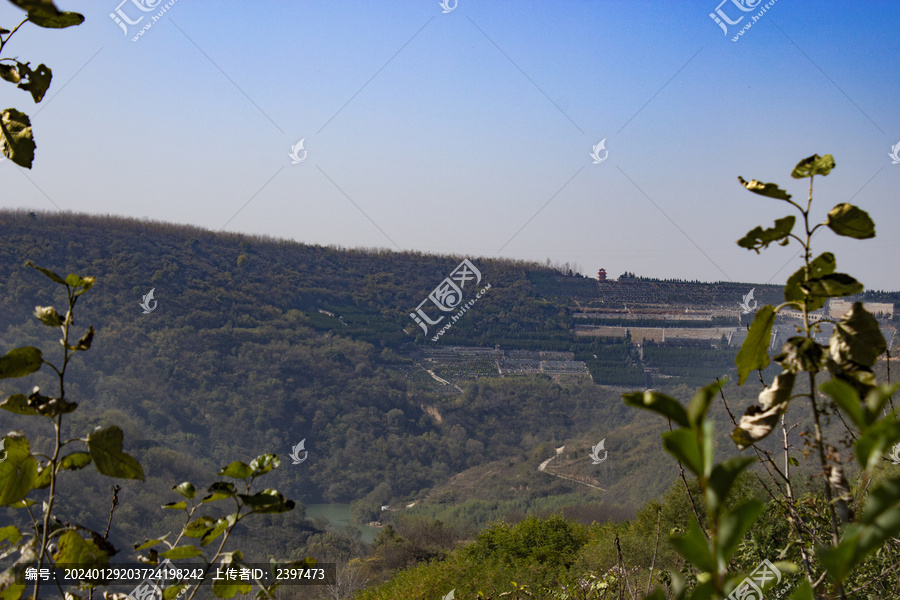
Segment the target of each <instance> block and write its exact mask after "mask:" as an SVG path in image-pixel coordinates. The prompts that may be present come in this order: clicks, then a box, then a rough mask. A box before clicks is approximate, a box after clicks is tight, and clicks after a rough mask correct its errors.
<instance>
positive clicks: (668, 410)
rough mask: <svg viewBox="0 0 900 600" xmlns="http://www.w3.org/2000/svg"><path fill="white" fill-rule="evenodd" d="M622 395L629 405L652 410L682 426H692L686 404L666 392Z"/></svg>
mask: <svg viewBox="0 0 900 600" xmlns="http://www.w3.org/2000/svg"><path fill="white" fill-rule="evenodd" d="M622 397H623V398H624V399H625V404H627V405H628V406H631V407H634V408H643V409H646V410H652V411H653V412H656V413H659V414H661V415H662V416H664V417H668V418H670V419H672V420H673V421H674V422H675V423H677V424H678V425H681V426H682V427H690V426H691V425H690V420H688V414H687V411H686V410H685V409H684V406H682V405H681V402H679V401H678V400H676V399H674V398H670V397H669V396H666V395H665V394H660V393H659V392H654V391H646V392H632V393H630V394H623V396H622Z"/></svg>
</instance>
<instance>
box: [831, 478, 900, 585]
mask: <svg viewBox="0 0 900 600" xmlns="http://www.w3.org/2000/svg"><path fill="white" fill-rule="evenodd" d="M895 482H896V480H889V482H886V485H884V486H883V487H885V488H890V489H885V490H884V494H885V496H887V498H886V499H884V500H875V501H874V502H873V500H871V499H870V500H869V501H867V502H866V506H865V507H864V508H863V523H859V524H853V525H848V526H847V527H845V528H844V537H843V539H842V540H841V543H840V544H839V545H838V546H837V547H834V548H832V547H827V546H826V547H824V548H817V549H816V555H817V556H818V558H819V561H820V562H821V563H822V564H823V565H824V566H825V568H826V570H827V571H828V573H829V575H831V576H832V577H833V578H834V579H837V580H838V581H843V580H844V579H846V578H847V576H848V575H849V574H850V573H852V572H853V570H854V569H855V568H856V567H857V566H858V565H859V564H860V563H862V562H863V560H865V558H866V557H867V556H868V555H870V554H871V553H873V552H874V551H875V550H877V549H879V548H881V547H882V546H884V544H885V543H886V542H887V541H888V540H889V539H890V538H892V537H894V536H895V535H897V533H900V510H897V509H896V508H893V507H894V506H895V505H896V503H897V499H898V497H897V496H896V494H897V488H896V486H895V485H892V484H893V483H895ZM879 487H882V486H879ZM873 493H874V492H873ZM879 503H880V504H881V506H879V507H878V508H880V509H881V510H870V508H875V506H874V504H879ZM867 513H873V514H877V515H878V516H877V517H874V516H872V515H870V514H867Z"/></svg>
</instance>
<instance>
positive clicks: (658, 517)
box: [644, 504, 662, 596]
mask: <svg viewBox="0 0 900 600" xmlns="http://www.w3.org/2000/svg"><path fill="white" fill-rule="evenodd" d="M661 522H662V506H661V505H659V504H657V505H656V547H654V548H653V560H652V561H651V562H650V576H649V577H647V591H646V592H645V594H644V595H646V596H649V595H650V584H651V583H653V567H655V566H656V552H657V551H658V550H659V527H660V523H661Z"/></svg>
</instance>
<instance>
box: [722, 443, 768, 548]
mask: <svg viewBox="0 0 900 600" xmlns="http://www.w3.org/2000/svg"><path fill="white" fill-rule="evenodd" d="M749 460H750V462H756V459H753V458H750V459H749ZM765 507H766V505H765V504H763V503H762V502H760V501H759V500H748V501H746V502H744V503H743V504H740V505H738V506H736V507H735V508H734V509H732V510H731V511H730V512H729V513H728V514H727V515H726V516H725V518H724V519H722V522H721V523H720V524H719V549H718V553H719V557H720V559H721V561H722V563H723V564H728V562H729V561H730V560H731V556H732V555H733V554H734V551H735V550H736V549H737V547H738V544H740V543H741V539H743V537H744V535H746V533H747V532H748V531H750V528H751V527H753V525H754V524H755V523H756V519H757V518H758V517H759V515H760V514H761V513H762V511H763V510H764V509H765Z"/></svg>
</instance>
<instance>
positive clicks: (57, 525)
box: [0, 261, 144, 600]
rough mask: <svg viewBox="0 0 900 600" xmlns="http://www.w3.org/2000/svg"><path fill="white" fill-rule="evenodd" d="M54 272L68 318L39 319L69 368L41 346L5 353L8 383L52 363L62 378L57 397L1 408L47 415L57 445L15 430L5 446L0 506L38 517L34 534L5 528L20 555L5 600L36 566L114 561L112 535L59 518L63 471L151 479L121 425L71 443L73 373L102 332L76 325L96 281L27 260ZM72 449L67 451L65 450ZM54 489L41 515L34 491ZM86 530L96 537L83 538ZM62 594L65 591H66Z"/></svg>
mask: <svg viewBox="0 0 900 600" xmlns="http://www.w3.org/2000/svg"><path fill="white" fill-rule="evenodd" d="M25 265H26V266H29V267H32V268H33V269H36V270H38V271H40V272H41V273H43V274H44V275H46V276H47V277H48V278H49V279H50V280H51V281H53V282H54V283H57V284H59V285H62V286H65V288H66V300H67V303H68V310H67V311H66V313H65V316H62V315H60V314H59V312H57V310H56V309H55V308H54V307H52V306H37V307H35V310H34V316H35V317H36V318H37V319H38V320H39V321H40V322H41V323H43V324H44V325H46V326H48V327H59V329H60V331H61V332H62V338H61V339H60V340H59V341H60V344H61V345H62V347H63V356H62V364H61V366H60V367H57V365H54V364H53V363H51V362H50V361H48V360H46V359H45V358H44V355H43V352H42V351H41V350H40V349H39V348H35V347H34V346H25V347H22V348H16V349H14V350H10V351H9V352H7V353H6V355H4V356H0V379H8V378H18V377H25V376H28V375H31V374H32V373H35V372H37V371H39V370H40V369H41V368H42V367H43V366H44V365H47V366H48V367H49V368H50V369H51V370H52V371H53V372H55V373H56V375H57V379H58V381H59V392H58V395H57V396H46V395H44V394H43V393H42V392H41V389H40V388H39V387H34V388H33V389H32V392H31V394H29V395H28V396H26V395H25V394H13V395H11V396H9V397H7V398H6V399H5V400H3V401H2V402H0V408H2V409H4V410H7V411H9V412H11V413H15V414H18V415H24V416H34V417H44V418H46V419H49V420H50V421H51V423H52V425H53V431H54V442H53V451H52V454H51V455H49V456H47V455H44V454H32V452H31V446H30V443H29V441H28V438H27V437H26V436H25V434H24V433H22V432H19V431H13V432H10V433H9V434H7V436H6V438H5V440H4V442H5V444H4V445H5V447H6V450H7V456H6V460H4V461H3V462H0V506H10V507H13V508H20V509H24V510H26V511H27V513H28V517H29V518H30V520H31V524H32V527H31V532H30V533H28V534H23V533H22V532H21V531H20V530H19V529H18V527H16V526H14V525H10V526H8V527H4V528H3V530H2V534H3V536H4V538H5V539H7V540H9V544H10V547H9V548H6V549H5V551H4V556H8V555H10V554H12V553H14V552H19V555H20V556H19V559H18V560H17V561H16V563H15V564H14V565H13V566H11V567H9V568H8V569H6V570H5V571H4V572H3V573H2V574H0V592H2V594H3V596H2V597H3V598H4V600H18V598H20V597H21V596H22V593H23V592H24V590H25V588H26V584H25V579H24V572H25V569H26V568H28V567H34V566H35V565H36V566H37V568H38V569H40V568H42V567H43V566H44V565H45V564H50V565H51V566H55V565H59V564H84V565H86V566H101V565H106V564H108V563H109V558H110V557H111V556H113V555H114V554H116V552H117V551H116V549H115V548H113V546H112V545H111V544H109V542H107V541H106V539H105V536H102V535H100V534H99V533H97V532H96V531H91V530H89V529H87V528H85V527H82V526H80V525H69V524H68V523H65V524H64V523H63V522H62V521H60V519H59V518H57V516H56V515H55V513H54V507H55V505H56V502H57V500H58V492H57V484H58V480H59V477H60V474H61V472H62V471H77V470H79V469H83V468H85V467H87V466H88V465H90V464H91V463H93V465H94V467H95V468H96V469H97V471H98V472H99V473H101V474H102V475H106V476H108V477H118V478H123V479H140V480H143V479H144V471H143V469H142V468H141V465H140V464H139V463H138V461H137V460H135V459H134V458H133V457H132V456H129V455H128V454H125V453H124V452H122V438H123V436H122V430H121V429H120V428H119V427H116V426H114V425H113V426H110V427H105V428H102V427H98V428H96V429H95V430H94V431H92V432H90V433H89V434H88V435H87V436H85V437H83V438H74V439H69V440H65V441H64V440H63V435H62V432H63V416H64V415H67V414H69V413H71V412H73V411H75V409H77V408H78V403H77V402H70V401H69V400H68V399H67V398H66V388H65V375H66V369H67V368H68V366H69V361H71V360H72V359H73V358H74V357H75V356H76V353H78V352H86V351H88V350H90V348H91V343H92V342H93V339H94V328H93V326H90V327H89V328H88V330H87V332H86V333H85V334H84V335H82V336H81V337H80V338H79V339H78V340H77V341H75V340H74V334H73V332H72V327H73V326H74V324H75V304H76V303H77V302H78V299H79V298H80V297H81V296H82V295H83V294H85V293H86V292H88V291H89V290H90V289H91V288H92V287H93V285H94V278H93V277H81V276H79V275H68V276H67V277H66V278H65V279H63V278H62V277H60V276H59V275H57V274H56V273H54V272H53V271H50V270H49V269H44V268H42V267H38V266H35V265H34V264H32V263H31V262H30V261H29V262H27V263H25ZM79 444H83V445H84V446H86V450H87V451H86V452H85V451H83V450H75V449H74V447H77V446H78V445H79ZM67 449H69V450H72V451H68V452H66V453H65V454H63V451H64V450H67ZM42 489H48V492H47V495H46V497H45V499H44V500H43V503H42V507H43V510H42V512H41V513H39V514H37V515H35V513H34V512H33V511H32V506H33V505H35V504H37V503H38V501H37V500H35V499H33V498H29V497H28V496H29V494H31V492H32V491H34V490H42ZM79 531H86V532H87V533H89V534H90V536H89V537H88V538H85V537H82V535H81V534H80V533H79ZM39 588H40V580H36V581H35V582H34V588H33V593H32V597H33V598H34V599H35V600H37V598H38V591H39ZM60 593H62V590H60Z"/></svg>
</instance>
